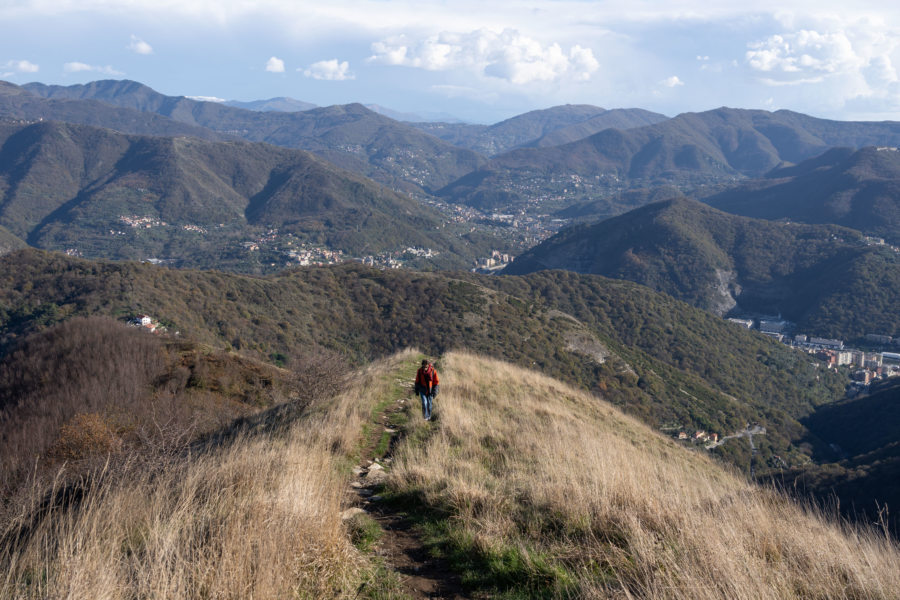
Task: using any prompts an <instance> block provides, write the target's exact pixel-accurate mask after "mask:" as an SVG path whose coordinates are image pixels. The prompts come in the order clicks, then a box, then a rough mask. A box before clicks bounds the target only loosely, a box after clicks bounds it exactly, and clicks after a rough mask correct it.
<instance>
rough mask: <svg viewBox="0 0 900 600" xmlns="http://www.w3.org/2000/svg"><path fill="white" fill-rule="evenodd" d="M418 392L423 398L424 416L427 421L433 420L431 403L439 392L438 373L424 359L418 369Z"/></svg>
mask: <svg viewBox="0 0 900 600" xmlns="http://www.w3.org/2000/svg"><path fill="white" fill-rule="evenodd" d="M416 393H417V394H418V395H419V397H420V398H422V416H423V417H425V420H426V421H430V420H431V405H432V404H433V403H434V397H435V396H437V393H438V374H437V371H435V370H434V367H433V366H432V365H431V363H430V362H428V361H427V360H424V359H423V360H422V366H421V367H419V370H418V371H416Z"/></svg>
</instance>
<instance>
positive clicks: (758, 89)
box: [0, 0, 900, 123]
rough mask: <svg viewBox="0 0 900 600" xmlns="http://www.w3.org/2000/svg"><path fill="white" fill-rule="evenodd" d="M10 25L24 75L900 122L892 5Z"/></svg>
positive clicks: (42, 1) (219, 16)
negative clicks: (782, 113)
mask: <svg viewBox="0 0 900 600" xmlns="http://www.w3.org/2000/svg"><path fill="white" fill-rule="evenodd" d="M741 4H743V6H742V5H741ZM893 5H896V6H893ZM0 31H2V32H3V33H2V36H0V79H2V80H6V81H10V82H12V83H16V84H23V83H28V82H32V81H40V82H43V83H47V84H57V85H72V84H76V83H86V82H89V81H94V80H97V79H132V80H135V81H140V82H141V83H144V84H146V85H149V86H150V87H152V88H154V89H155V90H157V91H159V92H161V93H164V94H167V95H173V96H180V95H184V96H194V97H204V98H209V99H228V100H243V101H248V100H258V99H267V98H272V97H280V96H287V97H291V98H296V99H298V100H303V101H306V102H312V103H314V104H317V105H320V106H327V105H331V104H346V103H350V102H363V103H367V104H369V103H374V104H379V105H381V106H384V107H387V108H390V109H392V110H396V111H400V112H406V113H415V114H417V115H421V116H423V117H429V118H433V117H437V116H445V117H454V118H457V119H461V120H465V121H470V122H477V123H493V122H497V121H500V120H503V119H506V118H509V117H512V116H514V115H517V114H521V113H523V112H527V111H529V110H535V109H541V108H547V107H550V106H555V105H560V104H592V105H595V106H601V107H604V108H644V109H648V110H653V111H656V112H660V113H663V114H666V115H669V116H674V115H676V114H679V113H682V112H698V111H703V110H709V109H713V108H717V107H720V106H730V107H735V108H760V109H766V110H777V109H790V110H795V111H799V112H803V113H807V114H810V115H814V116H817V117H825V118H832V119H840V120H888V119H890V120H900V71H898V69H900V3H896V2H888V1H886V0H880V1H877V2H873V1H869V0H854V1H853V2H848V1H846V0H841V1H840V2H836V1H834V0H819V1H807V0H801V1H794V0H782V1H778V2H774V1H770V0H757V1H755V2H746V3H737V2H734V1H733V0H730V1H725V2H723V1H719V0H671V1H666V2H662V1H657V0H631V1H629V2H621V1H616V2H608V1H605V0H580V1H578V0H528V1H525V0H522V1H520V0H509V1H504V2H494V1H491V0H477V1H476V0H319V1H317V2H308V1H306V0H0Z"/></svg>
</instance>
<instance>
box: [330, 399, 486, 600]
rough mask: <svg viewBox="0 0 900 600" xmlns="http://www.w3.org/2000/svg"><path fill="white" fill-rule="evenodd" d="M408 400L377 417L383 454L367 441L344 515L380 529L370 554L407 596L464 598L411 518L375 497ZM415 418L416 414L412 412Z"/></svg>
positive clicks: (457, 582) (453, 576)
mask: <svg viewBox="0 0 900 600" xmlns="http://www.w3.org/2000/svg"><path fill="white" fill-rule="evenodd" d="M412 401H413V400H412V399H411V398H410V399H407V398H399V399H398V400H397V401H396V402H394V403H392V404H391V405H390V406H388V407H387V409H386V410H385V411H384V413H383V414H382V415H380V421H381V424H382V425H383V428H384V429H383V430H384V432H386V433H389V434H390V435H391V438H390V443H389V444H388V448H387V451H386V452H384V453H383V454H382V455H381V456H378V455H375V453H376V450H377V447H378V439H379V438H380V435H378V436H374V440H373V441H370V443H369V446H368V447H367V448H366V449H365V450H364V451H363V453H362V454H361V456H364V457H365V456H371V457H372V458H371V460H366V461H364V463H365V464H361V465H359V466H358V467H355V468H354V473H355V475H356V477H355V479H354V480H353V481H352V482H351V483H350V489H351V492H352V494H353V495H354V496H355V502H354V507H353V508H350V509H349V510H348V511H346V512H345V515H346V516H347V517H350V516H352V515H353V514H356V513H359V512H365V513H367V514H368V515H369V516H371V517H372V518H373V519H374V520H375V521H376V522H377V523H378V524H379V525H380V526H381V529H382V532H383V533H382V536H381V538H380V539H379V541H378V543H377V545H376V547H375V552H376V554H378V555H379V556H380V557H381V558H382V559H383V560H384V563H385V566H386V567H387V568H389V569H392V570H393V571H395V572H396V573H397V574H398V575H399V578H400V580H401V582H402V584H403V587H404V590H405V592H406V593H407V594H408V595H409V597H411V598H446V599H461V598H468V596H466V595H464V593H463V588H462V584H461V582H460V580H459V577H458V576H457V575H456V574H455V573H454V572H453V571H452V570H451V569H450V568H449V567H448V565H447V564H446V563H445V562H444V561H442V560H438V559H434V558H432V557H431V556H429V554H428V551H427V549H426V548H425V545H424V544H423V542H422V539H421V538H420V536H419V534H418V532H417V531H416V529H415V527H414V526H413V522H412V520H411V519H410V518H409V517H408V516H407V515H406V514H404V513H403V512H400V511H399V510H397V509H396V508H395V507H392V506H391V505H390V504H388V503H385V502H383V501H382V499H381V497H380V496H379V495H378V493H377V492H378V491H379V490H380V489H381V487H382V484H383V483H384V480H385V479H386V478H387V473H386V468H388V469H389V468H390V465H391V462H392V460H393V457H392V454H393V449H394V447H395V446H396V444H397V442H398V441H399V440H400V439H402V436H403V432H402V430H401V429H400V428H399V427H397V426H396V425H395V423H396V422H397V421H400V420H401V419H398V418H397V417H398V416H400V415H401V414H402V413H404V412H405V411H406V408H407V403H408V402H412ZM414 414H416V415H417V413H416V412H415V411H414ZM417 416H418V415H417ZM379 434H380V432H379Z"/></svg>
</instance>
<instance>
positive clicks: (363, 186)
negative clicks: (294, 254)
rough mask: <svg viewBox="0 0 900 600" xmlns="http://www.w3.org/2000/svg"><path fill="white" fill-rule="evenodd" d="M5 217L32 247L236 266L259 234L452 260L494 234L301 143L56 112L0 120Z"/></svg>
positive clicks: (242, 266)
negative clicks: (59, 119) (163, 130)
mask: <svg viewBox="0 0 900 600" xmlns="http://www.w3.org/2000/svg"><path fill="white" fill-rule="evenodd" d="M0 225H2V226H4V227H6V228H7V229H8V230H9V231H10V232H11V233H13V234H14V235H15V236H18V237H19V238H21V239H23V240H26V241H27V242H28V243H29V244H30V245H32V246H35V247H41V248H52V249H58V250H70V251H72V252H77V253H79V254H82V255H84V256H93V257H105V258H116V259H144V258H151V257H152V258H158V259H164V260H169V261H171V262H173V263H174V264H176V265H182V266H213V265H215V266H218V267H219V268H235V269H238V270H253V269H255V268H259V267H260V266H262V265H261V264H260V263H261V262H262V260H263V259H260V258H259V255H260V252H258V251H256V250H255V247H258V246H259V245H260V244H259V243H257V241H258V240H259V239H261V238H272V237H273V236H274V235H276V234H277V235H279V236H281V238H280V239H281V243H282V245H283V246H284V248H282V249H283V250H284V251H287V250H289V249H290V248H288V246H290V245H291V244H297V247H296V249H298V250H299V249H300V248H301V247H302V246H304V245H310V244H312V245H324V246H326V247H328V248H330V249H331V250H341V251H344V252H347V253H351V254H354V255H366V254H378V253H381V252H395V251H400V250H402V249H404V248H406V247H409V246H418V247H422V248H426V247H427V248H432V249H434V250H436V251H438V252H439V253H440V255H439V258H438V259H437V260H438V261H440V262H443V263H444V264H445V265H450V266H452V265H456V266H462V265H466V264H468V261H469V260H471V258H472V257H473V256H475V255H477V254H478V253H479V252H485V251H486V250H487V249H488V248H487V246H490V245H491V242H490V241H485V242H484V245H485V247H478V246H477V245H476V246H475V247H471V245H470V244H468V243H467V241H466V239H464V238H461V237H458V236H456V235H455V234H453V233H449V232H448V231H445V230H443V229H441V226H442V220H441V217H440V215H439V214H438V213H436V212H434V211H433V210H431V209H429V208H427V207H424V206H422V205H420V204H419V203H418V202H416V201H414V200H412V199H410V198H409V197H407V196H404V195H401V194H397V193H395V192H393V191H391V190H389V189H387V188H385V187H383V186H380V185H378V184H376V183H374V182H372V181H371V180H367V179H365V178H363V177H360V176H358V175H355V174H353V173H351V172H349V171H345V170H343V169H340V168H337V167H335V166H333V165H331V164H329V163H327V162H325V161H324V160H322V159H320V158H318V157H316V156H314V155H313V154H310V153H308V152H304V151H301V150H290V149H285V148H278V147H275V146H271V145H267V144H252V143H249V142H206V141H202V140H199V139H196V138H170V137H142V136H129V135H123V134H117V133H114V132H111V131H109V130H105V129H98V128H92V127H86V126H80V125H71V124H61V123H51V122H41V123H36V124H32V125H0ZM275 230H277V231H275ZM285 236H288V237H285ZM288 238H289V239H288ZM272 241H274V240H272ZM254 244H255V246H254ZM270 260H271V261H277V262H276V264H277V265H278V266H282V265H284V264H285V257H284V256H281V257H279V258H277V259H276V258H272V259H270ZM254 264H256V265H257V266H256V267H254V266H253V265H254Z"/></svg>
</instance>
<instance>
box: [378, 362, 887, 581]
mask: <svg viewBox="0 0 900 600" xmlns="http://www.w3.org/2000/svg"><path fill="white" fill-rule="evenodd" d="M439 367H440V369H441V376H442V392H441V395H440V396H439V397H438V403H437V409H436V420H435V422H433V423H425V422H423V421H416V420H414V421H413V427H414V428H413V430H412V431H411V432H410V435H409V436H408V437H407V438H406V441H405V443H402V444H401V445H400V446H399V448H398V449H397V451H396V454H395V459H394V462H395V468H394V469H393V472H392V474H391V477H390V479H389V483H388V488H389V490H390V493H391V494H392V498H393V501H394V502H396V503H398V505H401V506H404V507H405V508H406V509H407V510H410V511H412V512H414V513H415V514H417V515H419V517H420V519H421V522H422V525H421V527H422V530H423V531H424V532H425V533H426V535H428V536H429V538H430V540H431V545H432V549H433V551H434V552H436V553H439V554H441V555H443V556H446V557H448V558H449V559H450V560H451V561H452V562H453V563H454V564H455V565H456V566H457V568H459V569H461V570H462V571H463V580H464V582H466V583H467V584H468V585H469V586H470V587H471V588H472V590H473V591H474V590H477V591H478V592H480V593H488V594H499V595H501V596H502V597H512V598H529V597H583V598H608V597H638V598H685V597H692V598H747V599H751V598H752V599H760V598H798V597H802V598H890V597H895V594H896V591H897V589H900V571H898V569H897V565H898V564H900V551H898V548H897V547H896V546H895V545H894V544H893V543H892V542H889V541H888V539H887V538H886V537H885V536H884V535H883V534H880V533H874V532H860V531H855V530H851V529H849V528H842V527H841V526H839V525H837V524H835V523H833V522H830V521H829V520H828V519H826V518H824V517H822V516H821V515H818V514H816V513H814V512H811V511H807V510H804V509H802V508H800V507H798V506H796V505H795V504H792V503H791V502H789V501H788V500H786V499H784V498H782V497H780V496H778V495H776V494H775V493H773V492H771V491H769V490H766V489H762V488H759V487H756V486H754V485H751V484H749V483H747V482H745V481H743V480H742V479H740V478H738V477H735V476H734V475H732V474H731V473H729V472H727V471H726V470H723V469H722V468H721V467H720V466H719V465H716V464H714V463H713V462H712V461H710V460H708V459H707V458H706V457H705V456H703V455H701V454H700V453H696V452H690V451H687V450H685V449H684V448H681V447H678V446H677V445H675V444H674V443H673V442H671V441H670V440H668V439H665V438H663V437H661V436H659V435H657V434H656V433H655V432H653V431H652V430H650V429H648V428H647V427H646V426H644V425H642V424H641V423H639V422H637V421H636V420H634V419H631V418H629V417H626V416H624V415H623V414H621V413H620V412H618V411H617V410H616V409H614V408H612V407H611V406H610V405H608V404H607V403H605V402H603V401H602V400H599V399H598V398H596V397H594V396H590V395H587V394H584V393H582V392H580V391H577V390H575V389H572V388H571V387H568V386H566V385H564V384H562V383H560V382H558V381H555V380H552V379H549V378H547V377H544V376H542V375H539V374H537V373H535V372H532V371H526V370H523V369H520V368H517V367H514V366H512V365H509V364H506V363H502V362H499V361H494V360H489V359H485V358H481V357H477V356H474V355H470V354H466V353H452V354H449V355H446V356H445V357H444V358H443V359H442V361H441V362H440V364H439Z"/></svg>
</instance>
